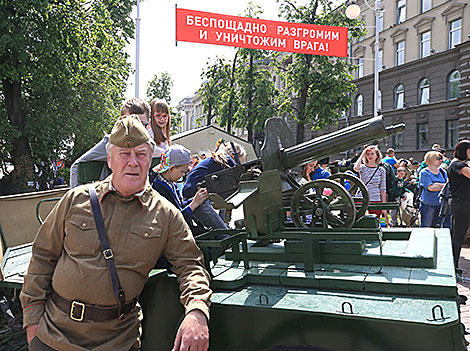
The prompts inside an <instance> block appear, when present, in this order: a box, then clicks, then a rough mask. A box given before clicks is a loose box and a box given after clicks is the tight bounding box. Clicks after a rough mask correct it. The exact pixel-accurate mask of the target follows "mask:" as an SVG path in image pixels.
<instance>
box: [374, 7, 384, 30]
mask: <svg viewBox="0 0 470 351" xmlns="http://www.w3.org/2000/svg"><path fill="white" fill-rule="evenodd" d="M375 25H376V26H377V27H378V29H379V32H381V31H383V30H384V13H383V11H380V12H379V18H378V21H377V23H376V24H375Z"/></svg>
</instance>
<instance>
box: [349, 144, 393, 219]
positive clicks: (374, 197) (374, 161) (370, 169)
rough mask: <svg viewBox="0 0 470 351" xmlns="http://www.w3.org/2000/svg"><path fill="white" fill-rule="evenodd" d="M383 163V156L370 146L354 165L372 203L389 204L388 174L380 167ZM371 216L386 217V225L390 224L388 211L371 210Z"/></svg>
mask: <svg viewBox="0 0 470 351" xmlns="http://www.w3.org/2000/svg"><path fill="white" fill-rule="evenodd" d="M381 162H382V154H381V153H380V150H379V148H378V147H377V146H376V145H369V146H366V147H365V148H364V150H363V151H362V154H361V156H359V158H358V159H357V161H356V163H355V164H354V170H355V171H356V172H359V177H360V178H361V180H362V181H363V182H364V185H365V186H366V188H367V191H368V192H369V198H370V202H387V185H386V177H387V174H386V172H385V169H384V168H383V167H380V166H379V165H380V163H381ZM369 213H370V214H375V215H377V217H379V218H380V216H381V215H382V216H384V217H385V223H387V224H388V215H387V211H383V210H369Z"/></svg>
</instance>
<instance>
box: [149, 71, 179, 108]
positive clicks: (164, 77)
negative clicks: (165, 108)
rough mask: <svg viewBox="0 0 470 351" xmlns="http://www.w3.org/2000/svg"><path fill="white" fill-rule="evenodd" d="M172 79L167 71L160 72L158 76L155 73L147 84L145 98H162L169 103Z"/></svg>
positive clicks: (150, 99)
mask: <svg viewBox="0 0 470 351" xmlns="http://www.w3.org/2000/svg"><path fill="white" fill-rule="evenodd" d="M172 87H173V79H172V78H171V76H170V74H169V73H168V72H163V73H161V75H160V77H159V76H158V74H156V75H155V76H154V77H153V79H152V80H151V81H150V82H149V83H148V85H147V100H148V101H152V100H153V99H162V100H165V101H166V102H167V104H170V103H171V88H172Z"/></svg>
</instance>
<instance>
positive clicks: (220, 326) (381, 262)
mask: <svg viewBox="0 0 470 351" xmlns="http://www.w3.org/2000/svg"><path fill="white" fill-rule="evenodd" d="M269 123H270V124H272V125H273V126H274V127H273V126H270V125H268V126H267V130H266V131H268V130H269V131H271V130H273V129H274V132H273V133H267V134H269V135H270V137H267V139H266V145H265V147H264V148H263V154H262V157H261V159H260V160H259V161H260V163H261V164H262V168H263V171H262V172H261V174H260V175H259V176H258V177H256V176H255V175H253V174H244V175H241V176H240V178H241V181H240V186H239V190H238V191H237V192H236V193H235V194H233V195H230V196H228V197H225V198H224V197H221V196H217V195H214V196H213V199H214V201H215V203H216V204H219V205H220V206H221V207H227V208H236V207H239V206H243V211H244V220H243V221H240V222H239V224H240V226H239V227H238V228H237V229H233V230H224V231H210V232H208V233H205V234H203V235H201V236H199V237H197V238H196V240H197V242H198V244H199V246H200V247H201V249H202V250H203V251H204V253H205V256H206V264H207V267H208V269H209V271H210V273H211V276H212V282H211V286H212V289H213V291H214V293H213V296H212V307H211V320H210V325H209V328H210V335H211V340H210V349H211V350H212V351H221V350H233V351H234V350H240V351H241V350H243V351H261V350H263V351H264V350H266V351H274V350H284V351H287V350H289V351H291V350H323V351H324V350H331V351H332V350H335V351H339V350H341V351H344V350H367V351H378V350H392V351H395V350H400V351H401V350H413V351H414V350H427V351H428V350H431V351H432V350H436V351H437V350H439V351H441V350H446V351H462V350H465V344H464V338H463V329H462V326H461V323H460V309H459V302H460V299H459V296H458V293H457V283H456V279H455V272H454V266H453V259H452V250H451V240H450V235H449V231H448V230H447V229H434V228H410V229H401V228H393V229H383V230H382V229H381V228H380V227H379V225H378V222H377V219H376V218H375V216H369V215H364V212H365V210H366V209H367V208H368V205H367V203H368V199H367V197H358V196H357V194H356V189H362V186H363V185H362V183H361V182H360V181H359V180H358V179H357V178H351V177H348V176H338V175H334V177H336V178H334V179H333V181H332V180H331V179H329V180H327V181H326V183H325V182H320V183H318V182H317V183H315V182H312V183H307V184H305V185H301V184H299V183H298V181H297V180H296V176H295V168H296V167H297V166H298V165H301V164H302V163H306V162H308V161H310V160H311V159H319V158H323V157H326V156H329V155H332V154H335V153H338V152H341V151H344V150H347V149H351V148H354V147H356V146H361V145H363V144H364V143H366V142H368V141H371V140H374V139H378V138H380V137H384V136H387V135H390V134H391V133H394V132H397V131H400V130H402V128H403V126H397V127H392V128H385V127H384V126H383V122H382V120H381V119H372V120H369V121H365V122H363V123H360V124H358V125H355V126H352V127H350V128H348V129H344V130H341V131H338V132H335V133H332V134H329V135H326V136H323V137H320V138H317V139H314V140H311V141H309V142H307V143H304V144H300V145H296V146H294V145H293V139H292V137H291V136H290V135H289V134H288V133H284V131H285V130H286V128H285V126H283V125H282V122H279V120H274V122H271V121H270V122H269ZM271 136H274V137H271ZM292 169H294V171H292ZM346 184H348V185H349V190H346V187H345V185H346ZM289 189H290V190H289ZM282 190H287V191H285V192H284V193H283V192H282ZM289 193H290V195H288V196H286V194H289ZM363 194H366V192H363ZM59 195H62V193H58V194H56V193H50V192H47V193H45V192H43V193H38V194H34V195H30V194H27V195H15V196H10V197H2V198H0V205H2V206H4V207H1V206H0V207H1V208H3V211H0V212H1V213H2V216H0V224H1V226H2V227H1V228H0V234H1V237H2V242H3V244H5V247H8V249H7V252H6V253H5V257H4V260H3V262H2V272H3V281H1V282H0V283H1V284H0V285H3V286H10V287H21V283H22V279H23V274H24V272H25V270H26V268H27V264H28V261H29V255H30V247H31V244H27V243H28V242H30V241H32V239H33V237H34V234H35V232H36V231H37V226H38V225H39V224H38V223H36V220H35V219H34V216H32V215H29V216H28V215H27V213H25V211H24V209H25V208H26V207H28V209H29V207H31V206H33V202H37V200H39V199H43V200H41V203H45V204H50V202H44V201H49V200H51V199H49V198H48V197H51V196H59ZM31 196H33V197H34V198H32V197H31ZM22 201H27V206H26V205H24V204H22ZM8 209H9V210H10V211H7V210H8ZM29 212H34V211H33V210H30V211H29ZM18 213H20V214H21V216H18ZM45 214H46V213H41V211H38V218H41V217H42V218H44V216H45ZM39 215H40V216H39ZM351 218H354V219H353V220H351ZM28 219H32V220H34V223H35V228H31V229H30V228H29V227H27V226H26V225H25V224H26V222H28ZM31 224H32V223H31ZM17 227H18V228H17ZM20 227H21V228H20ZM23 228H24V229H25V230H21V233H23V232H24V234H25V235H24V236H25V238H24V239H23V238H20V237H19V236H18V234H19V233H20V230H19V229H23ZM26 234H27V235H26ZM221 234H223V235H221ZM12 237H14V238H15V239H21V240H20V241H18V240H11V238H12ZM20 244H24V245H20ZM14 245H18V246H14ZM5 247H4V248H5ZM139 301H140V304H141V306H142V308H143V312H144V322H143V338H142V349H143V350H144V351H145V350H155V349H158V350H160V349H161V350H170V349H171V348H172V345H173V340H174V337H175V335H176V331H177V327H178V323H179V321H180V320H181V316H182V315H183V313H184V311H183V308H182V306H181V304H180V303H179V291H178V284H177V281H176V278H175V277H174V276H173V275H171V274H168V273H167V272H166V271H154V272H153V273H152V274H151V276H150V278H149V280H148V282H147V284H146V287H145V289H144V291H143V292H142V294H141V296H140V298H139Z"/></svg>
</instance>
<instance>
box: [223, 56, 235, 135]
mask: <svg viewBox="0 0 470 351" xmlns="http://www.w3.org/2000/svg"><path fill="white" fill-rule="evenodd" d="M237 58H238V50H237V51H236V52H235V56H234V58H233V60H232V62H231V63H230V62H229V63H227V64H225V65H224V68H223V69H224V71H225V75H224V77H226V80H227V81H228V82H227V83H228V84H227V86H226V89H225V90H224V91H222V93H221V101H220V109H219V110H220V115H219V118H218V122H219V125H220V126H221V127H222V128H223V127H226V130H227V133H232V125H233V122H234V115H235V112H236V111H237V109H238V106H239V101H238V97H237V90H236V89H237V87H236V80H237V63H238V61H237Z"/></svg>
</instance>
